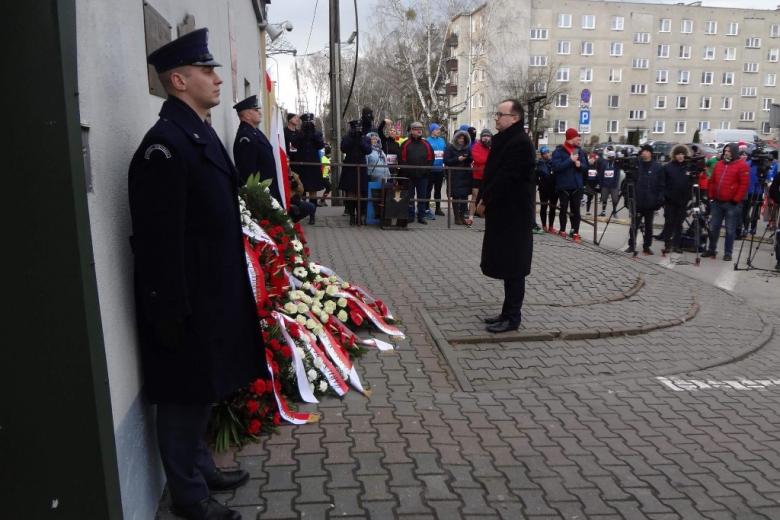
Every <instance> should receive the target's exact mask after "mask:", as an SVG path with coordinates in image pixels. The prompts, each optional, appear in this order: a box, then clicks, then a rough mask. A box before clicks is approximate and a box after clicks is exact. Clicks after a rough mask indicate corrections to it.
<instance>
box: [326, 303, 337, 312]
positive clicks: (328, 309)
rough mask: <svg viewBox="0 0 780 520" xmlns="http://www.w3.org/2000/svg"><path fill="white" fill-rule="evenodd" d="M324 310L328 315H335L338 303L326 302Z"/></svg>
mask: <svg viewBox="0 0 780 520" xmlns="http://www.w3.org/2000/svg"><path fill="white" fill-rule="evenodd" d="M324 309H325V312H327V313H328V314H333V313H334V312H336V302H334V301H333V300H328V301H326V302H325V307H324Z"/></svg>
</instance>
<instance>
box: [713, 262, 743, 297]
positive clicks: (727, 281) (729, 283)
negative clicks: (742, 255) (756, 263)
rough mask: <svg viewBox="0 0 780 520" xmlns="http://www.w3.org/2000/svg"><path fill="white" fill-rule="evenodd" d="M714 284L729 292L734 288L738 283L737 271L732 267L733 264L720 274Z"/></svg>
mask: <svg viewBox="0 0 780 520" xmlns="http://www.w3.org/2000/svg"><path fill="white" fill-rule="evenodd" d="M713 285H714V286H715V287H720V288H721V289H725V290H727V291H729V292H731V291H733V290H734V286H735V285H737V272H736V271H735V270H734V269H733V268H732V266H731V264H729V265H728V267H727V268H725V269H724V270H723V272H721V273H720V274H719V275H718V277H717V278H716V279H715V283H714V284H713Z"/></svg>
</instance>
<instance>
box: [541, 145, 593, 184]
mask: <svg viewBox="0 0 780 520" xmlns="http://www.w3.org/2000/svg"><path fill="white" fill-rule="evenodd" d="M577 154H578V156H579V158H580V167H579V168H577V167H576V166H575V165H574V161H572V160H571V156H570V155H569V152H567V151H566V148H564V147H563V145H562V144H559V145H558V146H557V147H556V148H555V151H554V152H553V154H552V158H551V159H550V162H551V163H552V169H553V173H554V174H555V190H556V191H562V190H577V189H581V188H582V179H583V176H584V175H587V173H588V156H587V155H586V154H585V151H584V150H583V149H582V148H578V149H577Z"/></svg>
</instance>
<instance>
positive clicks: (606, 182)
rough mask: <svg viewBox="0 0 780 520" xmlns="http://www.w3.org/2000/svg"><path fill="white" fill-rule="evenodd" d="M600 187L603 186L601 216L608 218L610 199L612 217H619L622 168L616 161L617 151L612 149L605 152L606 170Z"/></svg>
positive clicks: (602, 175) (600, 181) (603, 172)
mask: <svg viewBox="0 0 780 520" xmlns="http://www.w3.org/2000/svg"><path fill="white" fill-rule="evenodd" d="M599 185H600V186H601V213H599V216H600V217H606V216H607V200H608V199H609V200H611V201H612V215H613V216H614V215H617V210H618V202H619V201H620V166H618V164H617V161H615V150H613V149H612V148H607V149H606V151H605V152H604V168H603V170H602V173H601V178H600V179H599ZM594 211H595V208H594Z"/></svg>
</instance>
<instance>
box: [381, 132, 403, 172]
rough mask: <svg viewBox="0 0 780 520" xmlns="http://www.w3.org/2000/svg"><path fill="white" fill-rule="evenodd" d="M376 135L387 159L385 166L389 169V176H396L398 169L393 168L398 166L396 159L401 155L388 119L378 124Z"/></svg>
mask: <svg viewBox="0 0 780 520" xmlns="http://www.w3.org/2000/svg"><path fill="white" fill-rule="evenodd" d="M376 133H377V134H378V135H379V139H380V140H381V141H382V151H383V152H384V153H385V157H386V158H387V165H388V166H389V167H390V170H389V171H390V175H394V176H397V175H398V168H393V166H395V165H397V164H398V157H399V156H400V155H401V145H400V144H399V143H398V132H397V131H396V129H395V127H394V126H393V122H392V121H391V120H390V119H383V120H382V122H381V123H379V128H377V131H376Z"/></svg>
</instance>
